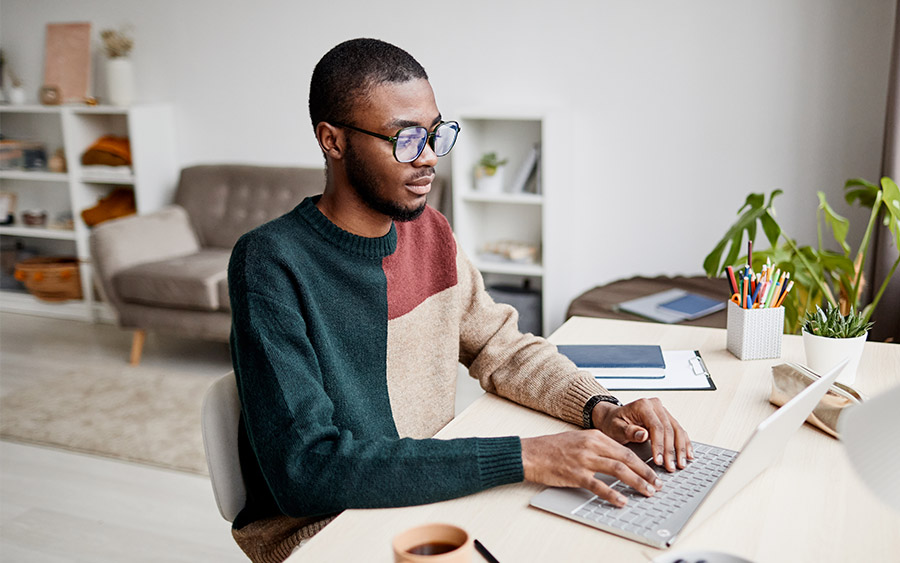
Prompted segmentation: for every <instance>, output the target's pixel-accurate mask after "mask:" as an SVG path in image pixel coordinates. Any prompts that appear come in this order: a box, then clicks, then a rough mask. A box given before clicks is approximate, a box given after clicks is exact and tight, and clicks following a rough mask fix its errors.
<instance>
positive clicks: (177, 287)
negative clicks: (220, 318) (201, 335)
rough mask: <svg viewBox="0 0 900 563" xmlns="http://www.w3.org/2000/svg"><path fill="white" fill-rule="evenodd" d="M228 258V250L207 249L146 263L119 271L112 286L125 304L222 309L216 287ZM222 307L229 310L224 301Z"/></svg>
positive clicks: (222, 276)
mask: <svg viewBox="0 0 900 563" xmlns="http://www.w3.org/2000/svg"><path fill="white" fill-rule="evenodd" d="M230 256H231V251H230V250H224V249H219V248H208V249H204V250H200V251H199V252H196V253H194V254H187V255H184V256H178V257H175V258H170V259H168V260H160V261H156V262H147V263H144V264H139V265H137V266H133V267H131V268H128V269H125V270H122V271H121V272H119V273H118V274H116V275H115V276H114V277H113V284H114V285H115V288H116V291H117V292H118V293H119V296H120V297H121V298H122V299H123V300H124V301H126V302H129V303H142V304H147V305H155V306H158V307H170V308H184V309H194V310H202V311H219V310H222V309H223V302H222V300H221V298H220V287H219V286H220V284H221V283H223V282H225V278H226V275H227V270H228V259H229V258H230ZM226 297H227V290H226ZM224 305H225V306H226V307H230V305H229V304H228V302H227V299H226V300H225V303H224ZM226 310H227V309H226Z"/></svg>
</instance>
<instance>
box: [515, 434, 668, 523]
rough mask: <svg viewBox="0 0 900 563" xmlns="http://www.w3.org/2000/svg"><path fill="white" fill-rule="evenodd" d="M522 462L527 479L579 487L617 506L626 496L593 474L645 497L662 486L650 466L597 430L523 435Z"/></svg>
mask: <svg viewBox="0 0 900 563" xmlns="http://www.w3.org/2000/svg"><path fill="white" fill-rule="evenodd" d="M522 465H523V466H524V469H525V479H526V480H527V481H532V482H534V483H541V484H542V485H550V486H553V487H582V488H585V489H587V490H589V491H591V492H592V493H594V494H595V495H597V496H598V497H600V498H602V499H604V500H607V501H609V502H611V503H612V504H614V505H616V506H619V507H621V506H625V503H626V499H625V497H624V496H623V495H621V494H619V493H618V492H616V491H614V490H612V489H611V488H610V487H609V486H608V485H606V484H605V483H604V482H603V481H600V480H599V479H597V478H595V477H594V474H595V473H603V474H604V475H611V476H613V477H615V478H617V479H620V480H621V481H622V482H623V483H625V484H626V485H629V486H630V487H632V488H633V489H634V490H636V491H638V492H640V493H642V494H644V495H646V496H651V495H653V493H655V492H656V491H658V490H659V489H660V488H662V481H660V480H659V478H658V477H657V476H656V473H655V472H654V471H653V470H652V469H651V468H650V466H649V465H647V464H646V463H644V462H643V461H641V459H640V458H639V457H638V456H636V455H635V454H634V452H632V451H631V450H629V449H628V448H626V447H625V446H623V445H621V444H619V443H618V442H616V441H615V440H613V439H612V438H610V437H609V436H607V435H606V434H604V433H603V432H600V431H599V430H576V431H571V432H563V433H562V434H554V435H552V436H538V437H536V438H522Z"/></svg>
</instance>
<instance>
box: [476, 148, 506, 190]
mask: <svg viewBox="0 0 900 563" xmlns="http://www.w3.org/2000/svg"><path fill="white" fill-rule="evenodd" d="M506 163H507V159H505V158H504V159H502V160H501V159H500V158H498V157H497V153H495V152H489V153H485V154H484V155H482V156H481V160H479V161H478V164H477V165H476V166H475V189H476V190H478V191H479V192H488V193H500V192H502V191H503V171H504V166H506Z"/></svg>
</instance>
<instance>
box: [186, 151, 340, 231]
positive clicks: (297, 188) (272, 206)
mask: <svg viewBox="0 0 900 563" xmlns="http://www.w3.org/2000/svg"><path fill="white" fill-rule="evenodd" d="M324 189H325V169H324V168H298V167H274V166H249V165H237V164H215V165H202V166H191V167H189V168H185V169H184V170H182V172H181V179H180V180H179V182H178V190H177V191H176V193H175V203H176V204H178V205H180V206H182V207H184V208H185V209H186V210H187V212H188V215H190V217H191V222H192V224H193V226H194V229H196V231H197V236H198V238H199V239H200V244H201V246H204V247H217V248H226V249H231V248H232V247H233V246H234V244H235V243H236V242H237V240H238V238H240V236H241V235H242V234H244V233H246V232H247V231H250V230H252V229H254V228H256V227H258V226H259V225H262V224H263V223H265V222H266V221H270V220H272V219H274V218H276V217H279V216H281V215H284V214H285V213H287V212H288V211H290V210H291V209H293V208H294V207H296V206H297V204H299V203H300V202H301V201H303V199H304V198H306V197H308V196H311V195H316V194H320V193H322V190H324Z"/></svg>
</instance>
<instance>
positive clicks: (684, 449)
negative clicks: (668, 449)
mask: <svg viewBox="0 0 900 563" xmlns="http://www.w3.org/2000/svg"><path fill="white" fill-rule="evenodd" d="M671 420H672V425H673V427H674V429H675V449H676V450H677V451H678V467H680V468H681V469H684V468H685V467H687V460H689V459H694V452H693V451H692V448H691V439H690V437H689V436H688V433H687V431H686V430H685V429H684V428H682V427H681V425H680V424H678V421H677V420H675V419H674V418H672V419H671Z"/></svg>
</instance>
